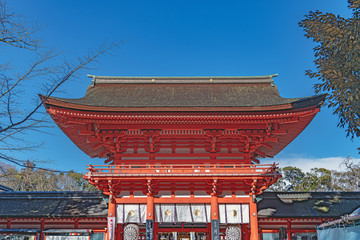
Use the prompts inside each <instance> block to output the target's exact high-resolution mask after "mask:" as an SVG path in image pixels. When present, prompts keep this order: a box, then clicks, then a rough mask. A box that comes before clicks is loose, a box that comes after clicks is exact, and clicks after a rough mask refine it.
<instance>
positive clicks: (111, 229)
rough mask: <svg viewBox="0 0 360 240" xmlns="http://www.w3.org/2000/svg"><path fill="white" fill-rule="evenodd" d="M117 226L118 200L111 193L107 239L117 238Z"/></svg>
mask: <svg viewBox="0 0 360 240" xmlns="http://www.w3.org/2000/svg"><path fill="white" fill-rule="evenodd" d="M115 228H116V202H115V198H114V197H113V196H112V195H110V197H109V209H108V224H107V232H106V233H107V240H115V239H116V237H115Z"/></svg>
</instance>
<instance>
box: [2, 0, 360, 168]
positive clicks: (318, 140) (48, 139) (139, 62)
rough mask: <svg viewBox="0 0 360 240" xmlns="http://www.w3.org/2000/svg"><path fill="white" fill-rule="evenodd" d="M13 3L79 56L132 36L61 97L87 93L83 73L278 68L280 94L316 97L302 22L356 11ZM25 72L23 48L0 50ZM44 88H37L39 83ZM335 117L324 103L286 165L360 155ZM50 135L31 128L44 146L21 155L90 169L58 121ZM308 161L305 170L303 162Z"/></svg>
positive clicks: (323, 0) (328, 0) (229, 72)
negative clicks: (314, 14)
mask: <svg viewBox="0 0 360 240" xmlns="http://www.w3.org/2000/svg"><path fill="white" fill-rule="evenodd" d="M8 5H9V7H11V8H12V9H14V10H15V11H17V12H18V13H20V14H22V15H24V16H26V17H27V19H28V21H29V22H36V23H37V24H38V25H40V26H42V31H41V33H40V35H41V38H42V39H43V42H44V44H45V45H46V46H48V47H51V48H56V49H58V50H60V51H62V52H63V53H64V54H65V55H66V56H68V57H69V58H73V57H76V56H79V55H82V54H85V53H86V52H87V49H91V48H94V47H96V46H98V45H100V44H101V42H103V41H105V40H108V41H120V40H123V41H126V42H125V43H124V44H123V45H122V46H121V47H120V48H119V49H118V50H116V51H114V52H113V53H112V55H106V56H104V57H103V58H102V59H101V60H100V63H99V64H98V65H96V68H94V69H90V70H87V71H85V72H84V73H83V75H82V77H81V79H80V80H76V81H73V82H70V83H68V84H66V85H65V86H64V87H63V89H64V90H66V92H65V93H63V92H59V93H57V94H55V96H59V97H71V98H75V97H82V96H83V95H84V93H85V91H86V86H87V85H89V84H90V81H91V80H90V79H89V78H87V77H86V74H93V75H111V76H251V75H268V74H274V73H278V74H279V76H278V77H277V78H275V84H276V85H277V86H278V88H279V91H280V94H281V95H282V96H283V97H305V96H310V95H313V94H314V93H313V89H312V87H313V84H314V80H312V79H309V78H308V77H306V76H305V74H304V73H305V70H306V69H312V68H313V50H312V48H313V47H314V44H313V43H312V41H311V40H309V39H306V38H305V37H304V33H303V31H302V29H300V28H299V27H298V22H299V21H300V20H301V19H302V18H303V17H304V15H305V14H306V13H307V12H309V11H310V10H317V9H319V10H321V11H327V12H333V13H336V14H340V15H342V16H345V17H347V16H350V11H349V10H348V9H347V7H346V6H347V2H346V1H345V0H316V1H313V0H301V1H300V0H291V1H289V0H276V1H269V0H259V1H238V0H237V1H209V0H208V1H188V0H182V1H118V0H107V1H95V0H87V1H85V0H77V1H70V0H62V1H57V0H53V1H48V0H32V1H28V0H11V1H8ZM0 54H1V55H0V57H4V56H5V58H6V59H7V60H8V61H10V62H14V61H15V62H16V63H17V64H16V65H17V68H18V69H21V68H22V66H23V65H24V64H25V63H26V61H27V60H28V58H27V57H26V56H24V55H23V54H22V53H21V51H16V50H9V51H2V52H0ZM39 91H40V90H39ZM336 125H337V117H336V116H333V115H332V113H331V110H329V109H327V108H323V109H322V110H321V112H320V113H319V114H318V115H317V117H316V118H315V119H314V121H313V122H312V123H311V124H310V125H309V126H308V128H307V129H306V130H305V131H304V132H303V133H302V134H301V135H300V136H299V137H298V138H297V139H296V140H295V141H293V142H292V143H291V144H290V145H289V146H288V147H287V148H285V150H284V151H282V152H281V153H280V154H279V155H278V156H276V157H275V158H274V159H270V160H265V162H274V161H275V162H277V161H278V162H280V163H281V166H286V165H297V166H301V167H304V168H305V169H309V168H310V167H312V166H314V167H319V166H321V167H327V168H332V169H336V168H337V167H338V165H339V162H341V160H342V159H343V158H344V157H346V156H352V157H355V158H359V155H358V154H357V150H356V148H357V147H358V146H359V144H360V143H359V141H358V139H356V140H354V141H353V142H352V141H351V140H350V139H348V138H346V135H345V132H344V130H343V129H339V128H337V127H336ZM49 132H50V135H44V134H36V135H35V134H32V135H31V136H28V137H29V138H30V139H32V140H33V141H35V140H36V141H42V142H44V143H45V145H44V146H43V147H42V148H41V149H39V150H38V151H36V152H30V153H20V156H30V157H31V158H33V159H44V160H51V161H52V163H50V164H46V166H48V167H52V168H56V169H61V170H69V169H74V170H76V171H80V172H84V171H85V170H84V168H85V163H90V162H91V163H93V164H102V161H100V160H96V159H90V158H89V157H88V156H87V155H85V154H83V153H82V152H81V151H80V150H79V149H77V147H76V146H75V145H74V144H73V143H72V142H71V141H70V140H69V139H68V138H67V137H66V136H65V135H64V134H63V133H62V132H61V131H60V130H59V129H57V128H54V129H49ZM305 165H306V166H307V167H305Z"/></svg>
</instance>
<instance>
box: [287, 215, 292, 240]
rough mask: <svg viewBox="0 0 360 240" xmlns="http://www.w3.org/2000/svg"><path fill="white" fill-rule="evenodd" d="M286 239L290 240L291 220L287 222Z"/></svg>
mask: <svg viewBox="0 0 360 240" xmlns="http://www.w3.org/2000/svg"><path fill="white" fill-rule="evenodd" d="M286 232H287V238H288V240H291V220H290V219H288V220H287V231H286Z"/></svg>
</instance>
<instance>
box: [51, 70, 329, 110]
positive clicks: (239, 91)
mask: <svg viewBox="0 0 360 240" xmlns="http://www.w3.org/2000/svg"><path fill="white" fill-rule="evenodd" d="M275 76H277V75H268V76H255V77H101V76H90V77H92V78H93V82H92V85H91V86H89V87H88V89H87V92H86V94H85V96H84V97H82V98H79V99H66V98H56V97H50V100H55V101H56V102H63V103H65V104H66V103H68V104H73V105H74V104H75V105H78V106H83V107H84V106H87V107H90V108H91V107H101V108H142V109H144V108H179V107H180V108H222V107H227V108H233V107H237V108H239V107H242V108H246V109H248V108H253V107H257V108H259V107H269V106H281V105H289V106H287V107H285V109H289V108H300V107H306V106H308V105H312V106H313V105H317V104H319V103H320V102H321V101H323V100H324V99H323V96H321V97H320V98H319V96H312V97H307V98H282V97H281V96H280V94H279V91H278V89H277V87H276V86H275V85H274V83H273V79H272V78H273V77H275ZM290 105H291V106H290ZM74 108H76V107H74ZM246 109H245V110H246ZM88 110H91V109H88ZM107 110H109V109H107ZM110 111H111V110H110Z"/></svg>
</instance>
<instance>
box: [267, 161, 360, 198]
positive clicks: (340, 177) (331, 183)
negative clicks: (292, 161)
mask: <svg viewBox="0 0 360 240" xmlns="http://www.w3.org/2000/svg"><path fill="white" fill-rule="evenodd" d="M342 165H343V166H344V167H345V170H344V171H330V170H328V169H326V168H312V169H311V170H310V172H305V173H304V172H303V171H302V170H301V169H299V168H296V167H291V166H288V167H285V168H283V169H280V172H281V174H282V178H281V179H279V180H278V182H277V183H275V184H274V185H272V186H271V187H270V188H269V190H270V191H276V192H280V191H290V192H297V191H299V192H325V191H360V162H359V163H358V162H356V161H355V160H354V159H351V158H346V159H344V161H343V163H342Z"/></svg>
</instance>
